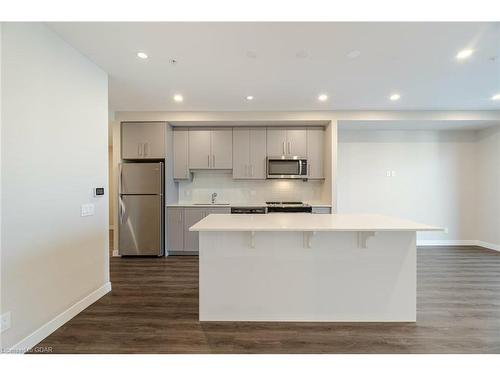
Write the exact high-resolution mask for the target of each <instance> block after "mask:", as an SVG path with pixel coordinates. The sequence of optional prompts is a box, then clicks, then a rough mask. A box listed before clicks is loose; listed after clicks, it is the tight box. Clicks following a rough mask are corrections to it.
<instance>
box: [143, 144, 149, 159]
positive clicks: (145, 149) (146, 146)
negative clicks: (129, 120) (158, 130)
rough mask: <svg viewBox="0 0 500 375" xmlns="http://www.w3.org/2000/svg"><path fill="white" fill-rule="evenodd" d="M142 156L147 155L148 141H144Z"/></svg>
mask: <svg viewBox="0 0 500 375" xmlns="http://www.w3.org/2000/svg"><path fill="white" fill-rule="evenodd" d="M143 147H144V156H148V153H149V143H144V145H143Z"/></svg>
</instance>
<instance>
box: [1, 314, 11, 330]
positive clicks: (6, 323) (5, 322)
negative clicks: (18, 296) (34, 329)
mask: <svg viewBox="0 0 500 375" xmlns="http://www.w3.org/2000/svg"><path fill="white" fill-rule="evenodd" d="M0 327H1V328H0V332H4V331H6V330H8V329H9V328H10V311H8V312H6V313H5V314H2V317H1V319H0Z"/></svg>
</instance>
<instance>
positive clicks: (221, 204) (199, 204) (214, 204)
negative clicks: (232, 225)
mask: <svg viewBox="0 0 500 375" xmlns="http://www.w3.org/2000/svg"><path fill="white" fill-rule="evenodd" d="M194 205H195V206H229V203H195V204H194Z"/></svg>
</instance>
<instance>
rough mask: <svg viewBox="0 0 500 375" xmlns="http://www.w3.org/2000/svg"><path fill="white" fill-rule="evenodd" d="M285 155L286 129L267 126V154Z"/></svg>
mask: <svg viewBox="0 0 500 375" xmlns="http://www.w3.org/2000/svg"><path fill="white" fill-rule="evenodd" d="M281 155H286V129H279V128H278V129H274V128H267V156H281Z"/></svg>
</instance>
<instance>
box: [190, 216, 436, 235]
mask: <svg viewBox="0 0 500 375" xmlns="http://www.w3.org/2000/svg"><path fill="white" fill-rule="evenodd" d="M189 230H190V231H195V232H293V231H312V232H321V231H323V232H335V231H339V232H348V231H373V232H378V231H442V230H443V228H439V227H435V226H431V225H426V224H419V223H415V222H413V221H408V220H403V219H398V218H394V217H390V216H383V215H374V214H331V215H328V214H323V215H313V214H309V213H273V214H267V215H258V214H256V215H230V214H216V215H208V216H207V217H206V218H204V219H202V220H200V221H199V222H197V223H196V224H195V225H193V226H192V227H191V228H189Z"/></svg>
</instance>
